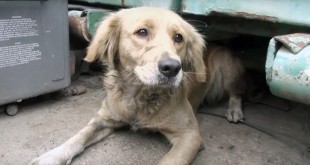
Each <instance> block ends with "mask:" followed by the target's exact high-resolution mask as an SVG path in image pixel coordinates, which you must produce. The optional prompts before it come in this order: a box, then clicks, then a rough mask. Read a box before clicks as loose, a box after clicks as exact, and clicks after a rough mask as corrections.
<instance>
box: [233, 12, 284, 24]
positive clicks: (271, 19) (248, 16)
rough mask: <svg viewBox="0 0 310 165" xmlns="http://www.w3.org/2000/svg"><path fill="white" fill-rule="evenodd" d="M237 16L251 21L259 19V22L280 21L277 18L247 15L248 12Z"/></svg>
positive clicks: (238, 13)
mask: <svg viewBox="0 0 310 165" xmlns="http://www.w3.org/2000/svg"><path fill="white" fill-rule="evenodd" d="M237 16H240V17H244V18H250V19H257V20H262V21H271V22H276V21H277V20H278V18H277V17H272V16H266V15H257V14H251V13H246V12H237Z"/></svg>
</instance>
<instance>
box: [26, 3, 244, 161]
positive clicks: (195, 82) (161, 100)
mask: <svg viewBox="0 0 310 165" xmlns="http://www.w3.org/2000/svg"><path fill="white" fill-rule="evenodd" d="M204 52H205V41H204V38H203V37H202V36H201V35H200V34H199V33H198V32H197V31H196V30H195V28H194V27H193V26H191V25H190V24H189V23H187V22H186V21H184V20H183V19H182V18H181V17H180V16H178V15H177V14H175V13H174V12H171V11H169V10H166V9H159V8H151V7H139V8H132V9H123V10H120V11H119V12H116V13H113V14H111V15H110V16H108V17H107V18H106V19H105V20H104V21H103V22H102V23H101V24H100V26H99V27H98V29H97V32H96V34H95V36H94V38H93V40H92V42H91V44H90V46H89V47H88V52H87V56H86V57H85V60H86V61H88V62H92V61H94V60H96V59H98V58H100V59H101V60H102V61H103V62H104V63H105V64H107V65H108V72H107V73H106V75H105V77H104V87H105V90H106V92H107V96H106V98H105V99H104V100H103V103H102V106H101V108H100V110H99V111H98V113H97V114H96V115H95V116H94V117H93V118H92V119H91V121H90V122H89V123H88V124H87V126H86V127H85V128H83V129H82V130H81V131H79V132H78V133H77V134H76V135H75V136H73V137H72V138H70V139H69V140H68V141H66V142H65V143H64V144H62V145H60V146H59V147H57V148H55V149H53V150H51V151H49V152H47V153H45V154H43V155H42V156H40V157H38V158H36V159H34V160H33V161H32V162H31V164H33V165H35V164H40V165H42V164H50V165H55V164H70V163H71V160H72V159H73V158H74V157H75V156H76V155H78V154H80V153H81V152H83V150H84V149H85V148H86V147H88V146H89V145H91V144H93V143H95V142H98V141H99V140H101V139H103V138H104V137H106V136H108V135H109V134H111V133H112V132H113V131H114V130H115V129H116V128H119V127H123V126H125V125H130V126H131V127H132V128H134V129H140V128H147V129H151V130H154V131H159V132H160V133H162V134H163V135H164V136H165V137H166V138H168V139H169V141H170V142H171V143H172V144H173V147H172V148H171V150H170V151H169V152H168V153H167V154H166V155H165V156H164V157H163V158H162V159H161V160H159V162H158V164H169V165H183V164H184V165H185V164H189V163H191V162H192V160H193V159H194V158H195V156H196V154H197V152H198V150H199V149H200V148H201V147H203V143H202V138H201V136H200V133H199V129H198V123H197V120H196V118H195V113H194V111H193V109H196V108H197V107H198V106H199V104H200V103H201V102H202V101H203V100H204V98H205V96H206V98H207V99H208V98H209V99H211V100H212V99H216V98H217V97H221V96H222V95H223V94H224V93H225V91H227V93H228V94H229V96H230V105H229V108H228V113H227V118H228V120H230V121H234V122H237V121H238V120H241V119H242V111H241V98H240V91H241V90H240V89H239V88H236V87H238V86H240V85H239V83H240V81H239V80H238V79H239V78H240V76H241V75H242V73H243V68H242V66H241V65H239V63H240V62H239V61H238V60H236V59H235V58H232V56H231V52H230V51H229V50H228V49H225V48H222V47H214V46H209V51H208V53H207V54H205V53H204ZM206 66H208V67H207V68H208V69H206Z"/></svg>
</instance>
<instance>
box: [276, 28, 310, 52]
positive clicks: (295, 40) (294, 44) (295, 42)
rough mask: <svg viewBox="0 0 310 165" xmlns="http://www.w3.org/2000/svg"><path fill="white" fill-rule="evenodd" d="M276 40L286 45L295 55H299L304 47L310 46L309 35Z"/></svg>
mask: <svg viewBox="0 0 310 165" xmlns="http://www.w3.org/2000/svg"><path fill="white" fill-rule="evenodd" d="M274 38H275V39H276V40H277V41H279V42H281V43H282V44H284V45H285V46H286V47H287V48H288V49H289V50H290V51H291V52H293V53H294V54H297V53H298V52H300V51H301V50H302V49H303V48H304V47H306V46H307V45H309V44H310V35H309V34H303V33H295V34H289V35H283V36H276V37H274Z"/></svg>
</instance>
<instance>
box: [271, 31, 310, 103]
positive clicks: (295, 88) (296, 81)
mask: <svg viewBox="0 0 310 165" xmlns="http://www.w3.org/2000/svg"><path fill="white" fill-rule="evenodd" d="M309 43H310V35H308V34H293V35H286V36H278V37H275V38H273V39H271V41H270V43H269V48H268V53H267V61H266V79H267V83H268V86H269V89H270V91H271V93H272V94H274V95H276V96H279V97H283V98H286V99H289V100H293V101H297V102H301V103H305V104H310V45H309Z"/></svg>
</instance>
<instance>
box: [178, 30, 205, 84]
mask: <svg viewBox="0 0 310 165" xmlns="http://www.w3.org/2000/svg"><path fill="white" fill-rule="evenodd" d="M189 37H190V38H189V41H188V42H187V45H186V57H185V64H184V65H185V66H184V70H185V71H187V72H191V73H193V74H194V75H195V78H196V80H197V81H199V82H205V81H206V73H207V72H206V66H205V63H204V61H203V56H204V51H205V41H204V38H203V37H202V36H201V34H199V33H198V32H197V31H196V29H194V28H193V27H189Z"/></svg>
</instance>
